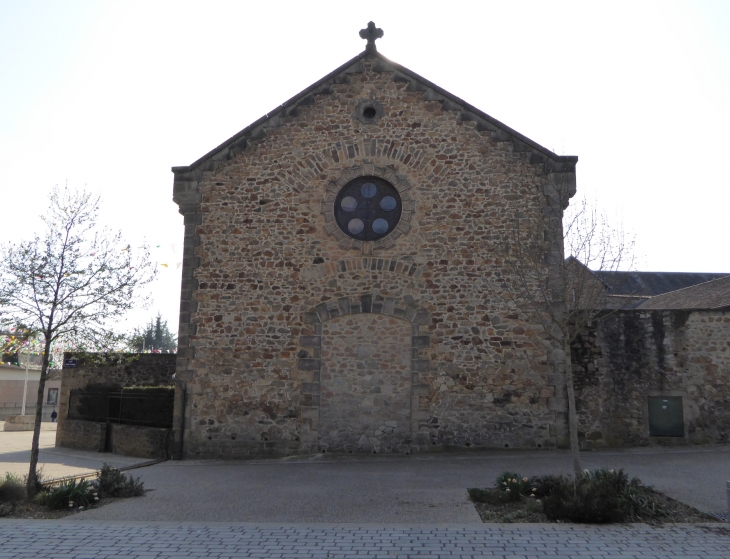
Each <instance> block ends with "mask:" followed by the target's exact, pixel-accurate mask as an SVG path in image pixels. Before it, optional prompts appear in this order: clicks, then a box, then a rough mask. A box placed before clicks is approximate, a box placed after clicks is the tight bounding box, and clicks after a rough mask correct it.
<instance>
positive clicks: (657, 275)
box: [593, 271, 729, 297]
mask: <svg viewBox="0 0 730 559" xmlns="http://www.w3.org/2000/svg"><path fill="white" fill-rule="evenodd" d="M593 273H594V274H595V275H596V276H598V277H599V278H601V280H602V281H603V282H604V283H605V284H606V285H607V286H608V287H609V293H610V294H611V295H631V296H637V297H642V296H649V297H654V296H656V295H661V294H662V293H669V292H670V291H676V290H678V289H684V288H685V287H691V286H693V285H697V284H700V283H705V282H708V281H712V280H716V279H719V278H723V277H725V276H728V275H729V274H705V273H698V272H689V273H686V272H609V271H599V272H593Z"/></svg>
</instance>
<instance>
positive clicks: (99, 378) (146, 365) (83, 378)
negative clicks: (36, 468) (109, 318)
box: [56, 353, 177, 457]
mask: <svg viewBox="0 0 730 559" xmlns="http://www.w3.org/2000/svg"><path fill="white" fill-rule="evenodd" d="M129 357H130V358H136V359H134V360H130V362H128V363H123V364H119V365H109V366H101V367H85V366H81V367H79V368H75V369H63V371H62V376H61V390H60V394H59V400H58V430H57V432H56V446H57V447H69V448H80V449H84V450H98V451H99V452H103V451H104V448H105V437H106V424H105V423H96V422H90V421H79V420H70V419H68V403H69V396H70V394H71V390H72V389H75V388H84V387H85V386H88V385H90V384H118V385H119V386H168V385H171V384H173V380H172V375H173V374H175V362H176V359H177V356H176V355H175V354H169V353H142V354H138V355H134V354H130V355H129ZM79 424H88V425H87V426H80V425H79ZM91 425H101V426H102V427H103V429H102V431H101V435H99V436H100V437H101V443H99V444H97V442H96V431H95V429H94V428H92V427H90V426H91ZM115 427H126V426H119V425H117V426H115ZM137 429H142V428H137ZM144 429H152V428H144ZM153 430H154V429H153ZM163 430H164V431H167V429H163ZM139 433H141V431H139ZM85 436H88V437H90V440H89V441H88V442H87V443H84V442H82V441H80V438H83V437H85ZM150 437H152V439H155V436H153V435H146V434H145V435H143V436H142V437H141V438H140V442H139V445H140V447H141V448H145V449H147V448H148V446H149V444H148V443H149V440H152V439H150ZM157 438H158V439H159V437H157ZM155 440H156V439H155ZM165 444H167V443H165ZM84 445H87V446H84ZM163 446H164V445H163ZM124 448H125V452H124V453H126V452H127V450H126V449H128V448H130V444H129V443H124ZM164 448H165V449H167V447H166V446H164ZM145 452H148V451H147V450H145ZM149 452H152V451H149ZM155 452H157V451H155ZM165 452H167V451H165ZM132 455H133V456H146V455H147V454H142V455H137V454H132ZM156 457H157V456H156Z"/></svg>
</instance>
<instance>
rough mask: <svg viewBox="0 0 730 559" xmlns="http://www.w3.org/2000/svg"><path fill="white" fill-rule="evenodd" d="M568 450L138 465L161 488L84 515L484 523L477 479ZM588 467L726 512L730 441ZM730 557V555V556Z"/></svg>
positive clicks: (623, 455)
mask: <svg viewBox="0 0 730 559" xmlns="http://www.w3.org/2000/svg"><path fill="white" fill-rule="evenodd" d="M571 464H572V463H571V457H570V453H569V452H567V451H562V450H561V451H529V452H526V451H509V452H508V451H499V450H497V451H482V452H473V453H458V454H448V453H446V454H420V455H411V456H381V455H375V456H374V455H364V456H358V455H350V456H334V455H321V454H319V455H314V456H309V457H307V456H302V457H289V458H286V459H278V460H277V459H270V460H249V461H235V462H225V461H196V460H190V461H182V462H164V463H162V464H157V465H155V466H151V467H148V468H141V469H139V470H135V471H134V472H132V473H133V474H134V475H135V476H139V477H140V478H141V479H142V481H144V483H145V487H146V488H149V489H154V491H151V492H149V493H147V495H145V496H144V497H142V498H141V499H143V500H144V504H140V502H139V499H124V500H121V501H117V502H115V503H111V504H109V505H106V506H103V507H100V508H98V509H94V510H89V511H87V512H85V513H83V515H82V517H83V518H88V519H93V520H117V521H170V520H176V521H182V522H185V521H204V522H348V523H359V522H379V523H383V522H395V523H403V522H419V523H424V522H426V523H439V522H459V523H469V522H478V521H479V516H478V515H477V513H476V511H475V510H474V506H473V505H472V503H471V502H470V501H469V498H468V495H467V492H466V490H467V488H468V487H488V486H491V485H492V484H493V483H494V481H495V479H496V478H497V476H498V475H499V474H501V473H502V472H504V471H505V470H509V471H514V472H517V473H519V474H521V475H525V476H532V475H541V474H547V473H559V472H564V473H568V472H570V471H571ZM583 465H584V467H586V468H591V469H592V468H601V467H604V468H614V469H619V468H625V469H626V471H627V472H628V474H629V475H630V476H637V477H639V478H640V479H642V480H643V481H644V482H645V483H646V484H649V485H653V486H655V487H656V488H657V489H660V490H661V491H664V492H666V493H667V494H668V495H670V496H671V497H674V498H675V499H678V500H680V501H682V502H686V503H689V504H691V505H693V506H695V507H697V508H699V509H700V510H702V511H705V512H725V511H726V510H727V508H726V507H727V500H726V496H725V482H726V481H727V480H730V447H728V446H713V447H682V448H674V449H667V448H646V449H631V450H614V451H602V452H585V453H583ZM728 557H729V558H730V553H729V554H728Z"/></svg>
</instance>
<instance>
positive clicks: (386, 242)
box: [321, 163, 416, 254]
mask: <svg viewBox="0 0 730 559" xmlns="http://www.w3.org/2000/svg"><path fill="white" fill-rule="evenodd" d="M370 176H372V177H379V178H381V179H383V180H386V181H388V182H389V183H390V184H392V185H393V187H394V188H395V189H396V190H397V191H398V194H399V196H400V199H401V204H402V212H401V217H400V221H399V222H398V225H397V226H396V227H395V229H394V230H393V232H392V233H390V234H388V235H387V236H385V237H383V238H382V239H378V240H377V241H360V240H358V239H353V238H352V237H349V236H348V235H346V234H345V233H344V232H343V231H342V230H341V229H340V228H339V226H338V225H337V221H336V219H335V199H336V198H337V194H338V193H339V192H340V190H341V189H342V187H344V186H345V185H346V184H347V183H348V182H350V181H352V180H353V179H356V178H358V177H370ZM321 211H322V214H323V215H324V220H325V230H326V231H327V234H328V235H330V236H332V237H334V238H335V239H337V244H338V245H339V246H340V247H342V248H345V249H353V250H358V251H361V252H362V253H363V254H372V252H373V250H378V249H384V248H392V247H394V246H395V245H396V241H397V240H398V239H399V238H400V237H402V236H403V235H407V234H408V233H409V232H410V230H411V220H412V219H413V214H414V213H415V211H416V202H415V200H413V197H412V196H411V185H410V183H409V182H408V180H407V179H406V178H405V177H404V176H403V175H398V174H397V173H396V172H395V171H394V170H393V169H391V168H390V167H379V166H377V165H373V164H369V163H365V164H363V165H355V166H353V167H349V168H347V169H345V170H344V171H343V172H342V173H341V174H340V176H339V177H338V179H337V180H336V181H332V182H330V183H329V184H328V185H327V189H326V190H325V196H324V199H323V200H322V205H321Z"/></svg>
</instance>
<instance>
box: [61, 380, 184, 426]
mask: <svg viewBox="0 0 730 559" xmlns="http://www.w3.org/2000/svg"><path fill="white" fill-rule="evenodd" d="M174 398H175V393H174V391H172V390H169V391H164V392H159V391H152V390H149V391H147V390H138V391H125V390H122V391H119V392H86V391H84V390H83V389H80V390H71V393H70V395H69V405H68V418H69V419H77V420H83V421H98V422H106V423H117V424H120V425H138V426H144V427H161V428H171V427H172V414H173V408H174Z"/></svg>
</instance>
